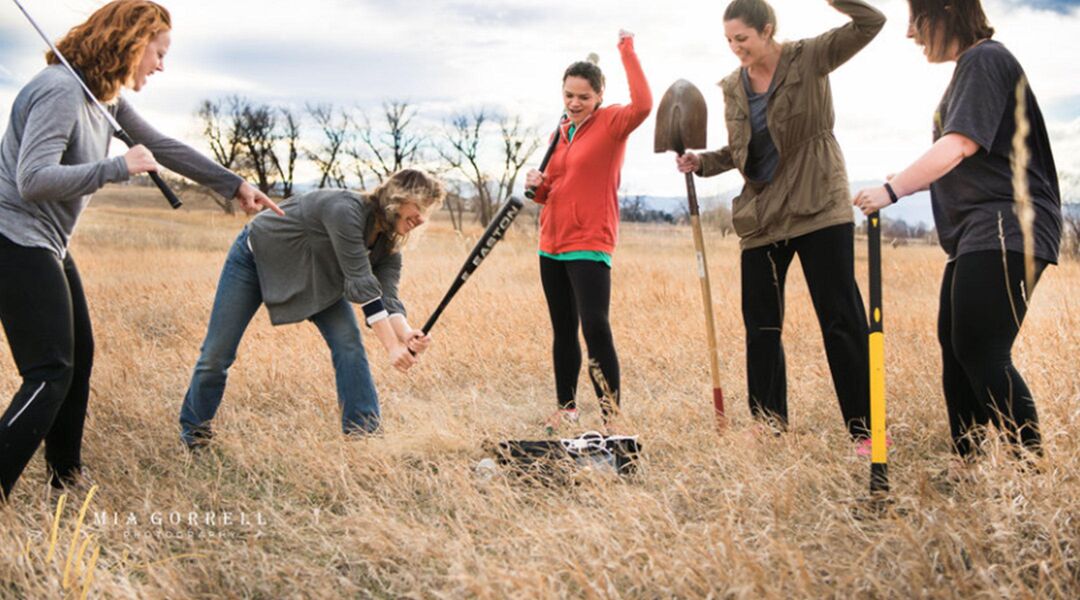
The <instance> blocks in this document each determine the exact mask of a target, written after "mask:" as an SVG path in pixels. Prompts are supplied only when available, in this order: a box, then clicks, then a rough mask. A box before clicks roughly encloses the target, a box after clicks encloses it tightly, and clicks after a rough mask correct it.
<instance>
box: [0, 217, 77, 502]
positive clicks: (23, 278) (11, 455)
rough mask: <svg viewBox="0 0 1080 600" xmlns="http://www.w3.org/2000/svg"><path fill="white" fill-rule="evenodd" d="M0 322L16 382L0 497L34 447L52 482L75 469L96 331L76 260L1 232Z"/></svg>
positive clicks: (1, 441) (2, 451) (0, 420)
mask: <svg viewBox="0 0 1080 600" xmlns="http://www.w3.org/2000/svg"><path fill="white" fill-rule="evenodd" d="M0 322H3V325H4V333H5V334H7V340H8V344H9V345H10V346H11V354H12V356H13V358H14V359H15V366H16V367H17V368H18V370H19V375H20V376H21V377H22V380H23V381H22V386H21V387H19V390H18V391H17V392H15V396H14V397H13V398H12V399H11V404H10V405H8V408H7V410H6V411H5V412H4V414H3V416H2V417H0V456H2V457H3V458H2V459H0V492H2V495H0V500H2V499H5V498H7V496H8V495H9V494H10V493H11V488H12V487H13V486H14V485H15V481H16V480H18V479H19V475H20V474H22V472H23V469H24V468H25V467H26V464H27V463H28V462H30V458H31V457H32V456H33V455H34V452H35V451H36V450H37V447H38V446H39V445H40V444H41V441H42V440H45V462H46V464H47V465H48V467H49V470H50V472H51V474H52V481H53V484H54V485H58V484H59V483H60V482H61V481H64V480H66V479H68V478H70V477H72V476H74V474H76V473H77V472H78V471H79V468H80V467H81V456H80V450H81V447H82V432H83V423H84V421H85V420H86V404H87V400H88V399H89V397H90V370H91V368H92V366H93V361H94V336H93V332H92V331H91V328H90V313H89V311H88V310H87V306H86V296H85V295H84V294H83V287H82V281H81V280H80V279H79V271H78V269H76V268H75V261H74V260H72V258H71V255H70V254H68V255H67V257H66V258H64V259H63V261H61V260H60V259H58V258H57V257H56V255H54V254H53V253H52V252H51V251H49V250H45V249H42V248H26V247H23V246H19V245H17V244H14V243H12V242H11V241H10V240H8V239H7V238H5V237H3V236H0Z"/></svg>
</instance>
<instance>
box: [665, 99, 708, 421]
mask: <svg viewBox="0 0 1080 600" xmlns="http://www.w3.org/2000/svg"><path fill="white" fill-rule="evenodd" d="M707 117H708V109H707V108H706V106H705V97H704V96H702V95H701V92H700V91H699V90H698V89H697V88H696V87H694V84H692V83H690V82H689V81H686V80H685V79H680V80H678V81H676V82H675V83H673V84H671V87H669V88H668V90H667V92H665V93H664V97H663V99H662V100H660V107H659V108H658V109H657V110H656V137H655V142H654V145H653V150H654V151H656V152H657V153H662V152H667V151H668V150H674V151H675V153H676V154H678V155H679V156H682V155H683V153H685V152H686V151H687V150H696V149H700V148H704V147H705V133H706V128H707V122H706V121H707ZM686 197H687V200H688V201H689V203H690V227H691V229H693V231H694V249H695V250H696V251H697V264H698V279H700V281H701V300H702V302H703V303H704V304H705V328H706V333H707V334H708V337H709V365H710V367H711V368H712V384H713V408H714V409H715V411H716V424H717V426H718V427H719V428H721V429H722V428H723V427H724V424H725V420H724V392H723V390H722V389H721V388H720V359H719V356H718V355H717V353H716V324H715V322H714V319H713V304H712V287H711V286H710V285H709V265H708V263H707V262H706V261H705V238H704V236H703V235H702V233H701V215H700V211H699V209H698V201H697V191H696V190H695V189H694V174H693V173H687V174H686Z"/></svg>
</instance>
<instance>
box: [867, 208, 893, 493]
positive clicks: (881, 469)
mask: <svg viewBox="0 0 1080 600" xmlns="http://www.w3.org/2000/svg"><path fill="white" fill-rule="evenodd" d="M866 233H867V236H866V237H867V241H868V245H869V259H870V493H871V494H881V493H885V492H888V491H889V461H888V447H887V444H886V437H885V330H884V328H883V325H882V321H883V319H884V315H883V314H882V307H881V213H879V212H874V213H871V214H870V216H868V217H867V221H866Z"/></svg>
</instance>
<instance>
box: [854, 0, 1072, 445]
mask: <svg viewBox="0 0 1080 600" xmlns="http://www.w3.org/2000/svg"><path fill="white" fill-rule="evenodd" d="M909 4H910V7H911V24H910V25H909V27H908V37H910V38H913V39H914V40H915V43H916V44H918V45H919V46H922V47H923V52H924V54H925V55H926V58H927V60H928V61H930V62H932V63H942V62H955V63H956V70H955V71H954V72H953V77H952V81H951V82H950V83H949V87H948V88H947V89H946V90H945V95H944V96H943V97H942V99H941V103H940V104H939V106H938V109H937V112H936V113H935V115H934V145H933V146H932V147H931V148H930V150H929V151H927V152H926V154H924V155H923V156H922V157H921V158H919V159H918V160H917V161H915V162H914V163H913V164H912V165H911V166H909V167H908V168H906V169H904V170H903V171H901V172H900V173H897V174H896V175H895V176H893V177H892V178H891V179H890V180H889V181H888V182H886V183H885V184H883V185H881V186H879V187H875V188H866V189H863V190H860V191H859V192H858V193H857V194H856V195H855V201H854V203H855V205H856V206H858V207H859V208H860V209H861V210H862V211H863V212H864V213H866V214H870V213H872V212H874V211H877V210H880V209H882V208H885V207H887V206H889V205H890V204H892V203H893V202H896V201H897V200H898V199H899V198H902V197H904V196H906V195H908V194H912V193H914V192H916V191H919V190H923V189H927V188H929V189H930V197H931V203H932V205H933V209H934V222H935V225H936V226H937V231H938V238H939V240H940V242H941V247H942V248H943V249H944V250H945V252H946V253H947V254H948V257H949V259H948V262H947V263H946V266H945V276H944V278H943V281H942V285H941V295H940V305H939V313H938V341H939V343H940V344H941V349H942V367H943V371H944V372H943V377H942V379H943V383H944V390H945V403H946V405H947V407H948V412H949V424H950V428H951V432H952V438H953V445H954V448H955V450H956V451H957V453H959V454H960V455H961V456H964V457H967V456H970V455H972V454H975V453H977V452H978V451H979V444H980V442H981V439H982V437H983V434H984V430H985V427H986V425H988V424H989V423H991V422H992V423H994V425H995V426H996V427H997V428H998V429H999V430H1002V431H1003V432H1004V433H1006V434H1007V436H1008V437H1009V439H1010V440H1011V441H1012V442H1013V443H1015V444H1017V445H1018V446H1020V445H1022V446H1023V447H1024V448H1027V449H1028V450H1031V451H1033V452H1035V453H1041V452H1042V447H1041V446H1042V440H1041V436H1040V433H1039V419H1038V415H1037V413H1036V411H1035V401H1034V399H1033V398H1032V396H1031V391H1030V390H1029V389H1028V387H1027V384H1026V383H1025V382H1024V379H1023V378H1022V377H1021V376H1020V373H1019V372H1018V371H1017V370H1016V367H1015V366H1014V365H1013V363H1012V346H1013V342H1014V341H1015V340H1016V336H1017V334H1018V333H1019V332H1020V326H1021V325H1022V324H1023V322H1024V315H1025V314H1026V312H1027V307H1028V302H1029V301H1030V299H1031V293H1032V291H1033V288H1034V286H1035V284H1036V282H1038V280H1039V276H1040V275H1041V274H1042V271H1043V269H1044V268H1045V267H1046V266H1047V265H1048V264H1055V263H1057V259H1058V247H1059V245H1060V242H1061V194H1060V192H1059V189H1058V178H1057V170H1056V168H1055V166H1054V156H1053V154H1052V153H1051V151H1050V140H1049V136H1048V135H1047V132H1046V125H1045V123H1044V122H1043V118H1042V113H1041V111H1040V110H1039V104H1038V102H1037V101H1036V100H1035V95H1034V93H1033V92H1032V91H1031V88H1030V87H1029V86H1028V84H1027V79H1026V77H1025V75H1024V70H1023V68H1021V66H1020V63H1019V62H1017V60H1016V58H1015V57H1014V56H1013V55H1012V53H1010V52H1009V51H1008V50H1007V49H1006V48H1005V46H1003V45H1002V44H1000V43H998V42H996V41H994V40H991V39H990V38H991V36H993V34H994V29H993V28H992V27H990V24H989V23H988V22H987V19H986V15H985V14H984V13H983V9H982V6H981V4H980V2H979V0H952V1H951V2H949V4H948V5H946V4H945V3H942V2H938V1H930V0H909ZM1018 93H1019V94H1020V97H1021V98H1022V99H1023V101H1022V103H1020V102H1018V100H1017V94H1018ZM1018 104H1019V108H1020V110H1019V111H1018V110H1017V108H1018ZM1018 113H1020V114H1023V115H1024V119H1026V121H1027V123H1028V125H1029V126H1030V133H1029V134H1028V136H1027V137H1026V139H1025V140H1024V146H1025V150H1026V154H1027V155H1028V158H1029V160H1028V163H1027V168H1026V169H1025V171H1024V175H1025V176H1026V179H1027V182H1026V186H1024V187H1025V188H1026V189H1022V191H1020V192H1019V193H1018V192H1017V190H1016V188H1015V187H1014V186H1015V185H1016V184H1015V183H1014V179H1013V169H1012V164H1011V160H1012V156H1013V152H1014V150H1013V136H1014V134H1015V133H1016V130H1017V122H1018V119H1017V114H1018ZM1018 196H1020V197H1021V198H1023V197H1025V196H1026V197H1027V198H1028V201H1029V203H1028V204H1026V206H1029V207H1030V212H1029V213H1028V214H1030V218H1031V221H1030V227H1029V228H1027V230H1026V232H1025V227H1024V226H1023V225H1022V224H1021V220H1020V219H1019V218H1018V217H1017V214H1018V213H1019V214H1023V213H1024V210H1025V209H1024V208H1023V207H1024V206H1025V204H1024V203H1018V201H1017V197H1018ZM1025 259H1027V260H1025ZM1028 269H1030V271H1028ZM1026 271H1028V272H1026Z"/></svg>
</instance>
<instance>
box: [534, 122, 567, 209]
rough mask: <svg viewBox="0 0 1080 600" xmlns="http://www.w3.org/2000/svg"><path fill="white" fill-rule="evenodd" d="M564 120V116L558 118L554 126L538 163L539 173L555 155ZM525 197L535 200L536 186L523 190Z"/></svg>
mask: <svg viewBox="0 0 1080 600" xmlns="http://www.w3.org/2000/svg"><path fill="white" fill-rule="evenodd" d="M564 120H566V115H563V116H562V117H560V118H559V124H558V125H556V126H555V133H554V134H553V135H552V136H551V143H550V144H548V148H547V151H546V152H544V159H543V160H541V161H540V169H539V171H540V172H541V173H543V172H544V170H545V169H547V165H548V162H549V161H550V160H551V155H552V154H554V153H555V146H558V145H559V134H560V133H561V132H562V124H563V121H564ZM525 197H526V198H528V199H529V200H533V199H534V198H536V186H532V185H530V186H528V187H526V188H525Z"/></svg>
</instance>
